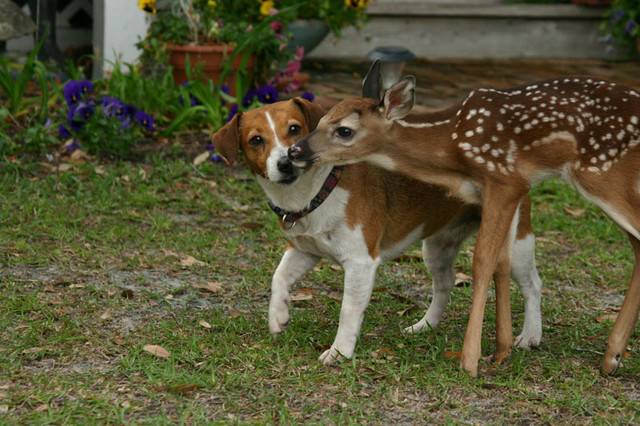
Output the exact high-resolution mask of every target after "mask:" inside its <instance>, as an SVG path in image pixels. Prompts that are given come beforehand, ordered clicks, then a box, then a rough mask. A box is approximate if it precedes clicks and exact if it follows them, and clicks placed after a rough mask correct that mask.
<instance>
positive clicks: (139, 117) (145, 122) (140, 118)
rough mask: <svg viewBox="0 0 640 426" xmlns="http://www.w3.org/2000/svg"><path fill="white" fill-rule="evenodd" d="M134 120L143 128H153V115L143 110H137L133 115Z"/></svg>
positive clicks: (149, 129) (151, 129) (150, 129)
mask: <svg viewBox="0 0 640 426" xmlns="http://www.w3.org/2000/svg"><path fill="white" fill-rule="evenodd" d="M134 118H135V120H136V122H137V123H138V124H139V125H140V126H142V127H143V128H144V129H145V130H147V131H149V132H153V131H154V130H155V121H154V120H153V117H152V116H150V115H149V114H147V113H146V112H144V111H138V112H136V113H135V116H134Z"/></svg>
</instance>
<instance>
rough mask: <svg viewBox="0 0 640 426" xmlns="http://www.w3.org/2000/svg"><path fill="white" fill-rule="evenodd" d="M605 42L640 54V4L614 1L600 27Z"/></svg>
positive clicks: (623, 0)
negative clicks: (604, 33) (605, 35)
mask: <svg viewBox="0 0 640 426" xmlns="http://www.w3.org/2000/svg"><path fill="white" fill-rule="evenodd" d="M602 29H603V31H605V32H606V34H607V41H608V42H611V43H615V44H617V45H619V46H622V47H626V48H627V49H629V50H630V51H635V52H638V53H640V2H638V0H614V2H613V5H612V6H611V8H610V9H609V10H608V11H607V13H606V14H605V21H604V23H603V25H602Z"/></svg>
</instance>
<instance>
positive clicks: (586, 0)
mask: <svg viewBox="0 0 640 426" xmlns="http://www.w3.org/2000/svg"><path fill="white" fill-rule="evenodd" d="M573 4H577V5H579V6H591V7H607V6H611V0H573Z"/></svg>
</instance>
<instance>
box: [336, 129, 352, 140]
mask: <svg viewBox="0 0 640 426" xmlns="http://www.w3.org/2000/svg"><path fill="white" fill-rule="evenodd" d="M336 134H337V135H338V136H340V137H341V138H342V139H349V138H350V137H351V136H353V130H351V129H350V128H348V127H338V128H337V129H336Z"/></svg>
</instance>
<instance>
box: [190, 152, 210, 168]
mask: <svg viewBox="0 0 640 426" xmlns="http://www.w3.org/2000/svg"><path fill="white" fill-rule="evenodd" d="M209 156H211V153H210V152H209V151H205V152H203V153H202V154H199V155H198V156H197V157H196V158H194V159H193V165H194V166H199V165H200V164H202V163H204V162H205V161H207V160H208V159H209Z"/></svg>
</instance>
